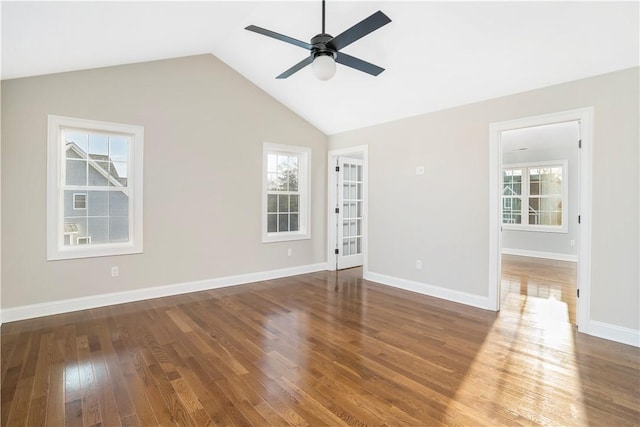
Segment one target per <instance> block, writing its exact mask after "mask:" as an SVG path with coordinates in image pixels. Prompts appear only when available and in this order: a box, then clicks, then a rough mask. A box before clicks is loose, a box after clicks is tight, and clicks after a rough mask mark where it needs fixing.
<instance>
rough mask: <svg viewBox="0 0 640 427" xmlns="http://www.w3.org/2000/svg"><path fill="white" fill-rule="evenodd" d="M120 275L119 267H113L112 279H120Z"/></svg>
mask: <svg viewBox="0 0 640 427" xmlns="http://www.w3.org/2000/svg"><path fill="white" fill-rule="evenodd" d="M119 275H120V270H119V269H118V266H113V267H111V277H118V276H119Z"/></svg>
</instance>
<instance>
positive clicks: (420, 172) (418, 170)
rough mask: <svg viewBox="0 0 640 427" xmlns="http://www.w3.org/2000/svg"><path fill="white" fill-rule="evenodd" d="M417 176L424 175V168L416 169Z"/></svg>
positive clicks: (418, 167)
mask: <svg viewBox="0 0 640 427" xmlns="http://www.w3.org/2000/svg"><path fill="white" fill-rule="evenodd" d="M416 175H424V166H417V167H416Z"/></svg>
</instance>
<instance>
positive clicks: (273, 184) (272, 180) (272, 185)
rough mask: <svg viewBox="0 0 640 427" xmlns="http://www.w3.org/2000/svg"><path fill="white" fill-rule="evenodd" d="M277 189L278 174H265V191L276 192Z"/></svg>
mask: <svg viewBox="0 0 640 427" xmlns="http://www.w3.org/2000/svg"><path fill="white" fill-rule="evenodd" d="M278 189H279V188H278V174H277V173H275V172H274V173H268V174H267V191H277V190H278Z"/></svg>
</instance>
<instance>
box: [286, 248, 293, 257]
mask: <svg viewBox="0 0 640 427" xmlns="http://www.w3.org/2000/svg"><path fill="white" fill-rule="evenodd" d="M291 254H293V250H292V249H291V248H289V249H287V256H291Z"/></svg>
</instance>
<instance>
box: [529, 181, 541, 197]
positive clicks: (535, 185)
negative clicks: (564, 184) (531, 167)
mask: <svg viewBox="0 0 640 427" xmlns="http://www.w3.org/2000/svg"><path fill="white" fill-rule="evenodd" d="M529 194H532V195H535V196H537V195H539V194H540V183H539V182H531V183H530V184H529Z"/></svg>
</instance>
